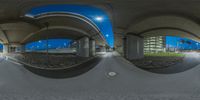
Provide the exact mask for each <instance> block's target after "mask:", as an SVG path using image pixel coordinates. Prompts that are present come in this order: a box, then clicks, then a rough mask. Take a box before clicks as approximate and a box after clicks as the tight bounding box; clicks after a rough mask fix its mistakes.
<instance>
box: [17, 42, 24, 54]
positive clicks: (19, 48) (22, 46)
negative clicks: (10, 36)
mask: <svg viewBox="0 0 200 100" xmlns="http://www.w3.org/2000/svg"><path fill="white" fill-rule="evenodd" d="M15 47H16V49H15V52H18V53H24V52H25V46H24V45H22V44H20V45H16V46H15Z"/></svg>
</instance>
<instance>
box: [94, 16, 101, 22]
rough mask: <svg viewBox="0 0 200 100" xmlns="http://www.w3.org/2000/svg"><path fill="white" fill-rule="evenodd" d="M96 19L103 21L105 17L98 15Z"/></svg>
mask: <svg viewBox="0 0 200 100" xmlns="http://www.w3.org/2000/svg"><path fill="white" fill-rule="evenodd" d="M95 20H96V21H99V22H101V21H103V17H101V16H97V17H95Z"/></svg>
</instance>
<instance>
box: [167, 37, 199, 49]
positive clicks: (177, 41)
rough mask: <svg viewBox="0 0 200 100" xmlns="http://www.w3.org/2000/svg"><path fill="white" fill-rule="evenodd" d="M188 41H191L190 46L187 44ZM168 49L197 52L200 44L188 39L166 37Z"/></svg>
mask: <svg viewBox="0 0 200 100" xmlns="http://www.w3.org/2000/svg"><path fill="white" fill-rule="evenodd" d="M181 41H184V43H182V42H181ZM187 41H189V44H188V43H187ZM166 47H172V48H178V49H186V50H191V49H192V50H195V49H200V43H199V42H196V41H194V40H190V39H187V38H181V37H175V36H166Z"/></svg>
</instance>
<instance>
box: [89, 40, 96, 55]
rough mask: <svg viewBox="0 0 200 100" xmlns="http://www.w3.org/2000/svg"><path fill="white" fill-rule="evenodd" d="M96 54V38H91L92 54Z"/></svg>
mask: <svg viewBox="0 0 200 100" xmlns="http://www.w3.org/2000/svg"><path fill="white" fill-rule="evenodd" d="M95 54H96V43H95V40H90V56H95Z"/></svg>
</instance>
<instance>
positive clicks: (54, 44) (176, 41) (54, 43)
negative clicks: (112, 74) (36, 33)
mask: <svg viewBox="0 0 200 100" xmlns="http://www.w3.org/2000/svg"><path fill="white" fill-rule="evenodd" d="M181 40H184V41H185V43H181ZM71 41H72V40H70V39H50V40H49V41H48V43H49V44H48V48H49V49H55V48H66V47H68V46H69V45H70V42H71ZM186 41H190V42H191V44H188V43H186ZM46 43H47V41H46V40H40V41H35V42H32V43H28V44H26V46H25V47H26V49H27V50H30V49H32V50H44V49H46V48H47V44H46ZM166 47H170V48H177V47H178V48H179V49H186V50H190V49H193V50H195V49H200V43H199V42H196V41H193V40H190V39H186V38H181V37H174V36H166ZM0 49H3V45H2V44H0Z"/></svg>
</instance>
